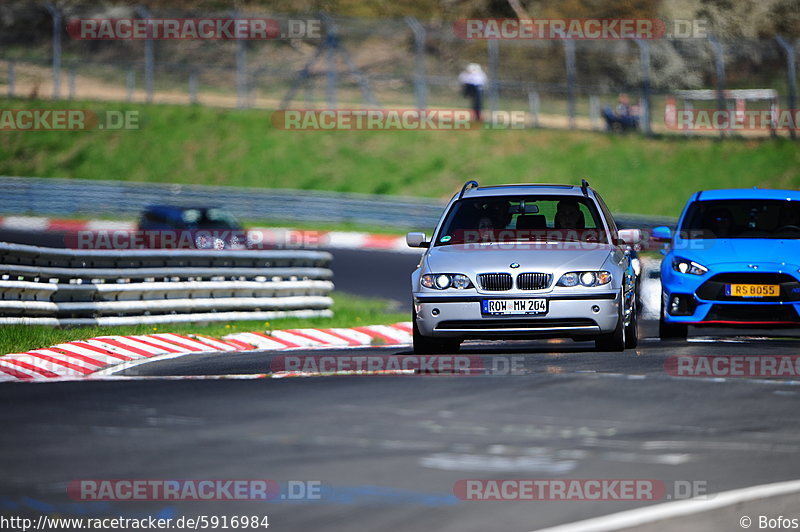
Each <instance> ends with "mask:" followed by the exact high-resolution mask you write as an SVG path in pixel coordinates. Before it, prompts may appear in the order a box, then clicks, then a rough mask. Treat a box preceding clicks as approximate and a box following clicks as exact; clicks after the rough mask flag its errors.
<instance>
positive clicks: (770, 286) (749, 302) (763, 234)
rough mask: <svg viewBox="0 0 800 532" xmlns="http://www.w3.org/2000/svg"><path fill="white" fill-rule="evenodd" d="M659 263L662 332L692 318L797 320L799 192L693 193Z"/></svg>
mask: <svg viewBox="0 0 800 532" xmlns="http://www.w3.org/2000/svg"><path fill="white" fill-rule="evenodd" d="M653 238H654V239H655V240H659V241H663V242H669V245H668V247H667V249H666V250H665V251H662V253H664V255H665V256H664V260H663V261H662V263H661V314H660V323H659V336H660V337H661V338H686V335H687V330H688V326H689V325H694V326H714V327H737V326H738V327H756V328H773V327H800V191H796V190H765V189H755V188H754V189H728V190H707V191H700V192H697V193H695V194H693V195H692V197H691V198H690V199H689V202H688V203H687V204H686V207H685V208H684V210H683V213H682V214H681V217H680V220H679V222H678V227H677V229H676V231H675V232H674V233H673V232H672V231H671V230H670V229H669V228H668V227H657V228H655V229H654V230H653Z"/></svg>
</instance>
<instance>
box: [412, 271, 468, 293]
mask: <svg viewBox="0 0 800 532" xmlns="http://www.w3.org/2000/svg"><path fill="white" fill-rule="evenodd" d="M419 284H421V285H422V286H423V287H425V288H433V289H435V290H446V289H448V288H455V289H458V290H463V289H466V288H474V286H473V284H472V281H470V280H469V277H467V276H466V275H464V274H461V273H426V274H425V275H423V276H422V277H420V278H419Z"/></svg>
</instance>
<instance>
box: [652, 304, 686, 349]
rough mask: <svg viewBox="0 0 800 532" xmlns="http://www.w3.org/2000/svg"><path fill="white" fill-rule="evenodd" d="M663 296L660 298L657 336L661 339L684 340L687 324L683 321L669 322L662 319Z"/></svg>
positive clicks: (663, 312) (664, 310)
mask: <svg viewBox="0 0 800 532" xmlns="http://www.w3.org/2000/svg"><path fill="white" fill-rule="evenodd" d="M665 312H666V309H664V298H663V297H662V298H661V312H659V314H658V337H659V338H661V339H662V340H671V339H679V340H685V339H686V337H687V336H688V335H689V326H688V325H686V324H685V323H669V322H668V321H666V320H665V319H664V315H665Z"/></svg>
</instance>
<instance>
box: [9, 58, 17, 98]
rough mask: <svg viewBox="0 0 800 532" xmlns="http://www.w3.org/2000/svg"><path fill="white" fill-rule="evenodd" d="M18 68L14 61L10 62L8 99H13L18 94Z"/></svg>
mask: <svg viewBox="0 0 800 532" xmlns="http://www.w3.org/2000/svg"><path fill="white" fill-rule="evenodd" d="M16 66H17V64H16V63H15V62H14V61H9V62H8V97H9V98H13V97H14V93H15V92H16V79H17V75H16Z"/></svg>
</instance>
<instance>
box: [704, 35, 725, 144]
mask: <svg viewBox="0 0 800 532" xmlns="http://www.w3.org/2000/svg"><path fill="white" fill-rule="evenodd" d="M708 42H710V43H711V47H712V48H714V62H715V64H716V68H717V109H718V110H720V111H723V110H724V109H725V55H724V53H723V51H722V44H720V42H719V41H718V40H717V38H716V37H714V36H713V35H709V36H708ZM719 135H720V136H721V137H723V136H725V131H724V130H720V132H719Z"/></svg>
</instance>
